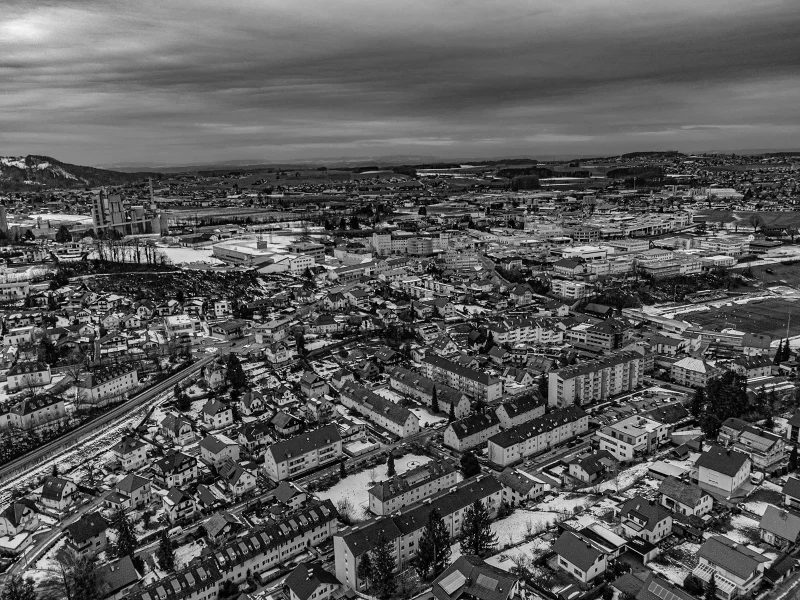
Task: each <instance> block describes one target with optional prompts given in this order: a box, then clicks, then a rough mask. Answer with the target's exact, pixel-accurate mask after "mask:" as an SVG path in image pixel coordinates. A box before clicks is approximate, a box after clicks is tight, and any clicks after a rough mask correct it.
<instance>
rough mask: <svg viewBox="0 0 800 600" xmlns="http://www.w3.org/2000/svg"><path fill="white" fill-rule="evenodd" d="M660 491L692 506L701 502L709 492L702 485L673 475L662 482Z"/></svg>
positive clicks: (668, 496)
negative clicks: (687, 481)
mask: <svg viewBox="0 0 800 600" xmlns="http://www.w3.org/2000/svg"><path fill="white" fill-rule="evenodd" d="M658 491H659V492H661V493H662V494H663V495H665V496H666V497H667V498H671V499H672V500H675V501H676V502H680V503H681V504H684V505H685V506H691V507H692V508H694V507H696V506H697V505H698V504H700V501H701V500H702V499H703V496H708V493H707V492H704V491H703V490H702V489H701V488H700V486H697V485H693V484H691V483H686V482H685V481H681V480H680V479H678V478H676V477H673V476H671V475H670V476H669V477H667V478H666V479H665V480H664V481H662V482H661V485H660V486H659V488H658Z"/></svg>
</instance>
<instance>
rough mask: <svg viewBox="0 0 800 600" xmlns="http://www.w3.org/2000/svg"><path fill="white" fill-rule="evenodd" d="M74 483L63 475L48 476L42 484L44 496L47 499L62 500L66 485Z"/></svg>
mask: <svg viewBox="0 0 800 600" xmlns="http://www.w3.org/2000/svg"><path fill="white" fill-rule="evenodd" d="M70 483H72V482H71V481H68V480H67V479H62V478H61V477H52V476H51V477H48V478H47V479H45V481H44V485H43V486H42V498H45V499H47V500H61V498H62V497H63V495H64V490H65V489H66V487H67V486H68V485H69V484H70Z"/></svg>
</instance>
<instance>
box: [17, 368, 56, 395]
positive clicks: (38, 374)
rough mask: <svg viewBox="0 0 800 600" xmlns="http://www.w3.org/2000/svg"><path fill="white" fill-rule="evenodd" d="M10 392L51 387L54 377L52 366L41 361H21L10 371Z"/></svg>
mask: <svg viewBox="0 0 800 600" xmlns="http://www.w3.org/2000/svg"><path fill="white" fill-rule="evenodd" d="M7 377H8V384H7V385H8V391H9V392H15V391H17V390H26V389H30V388H36V387H42V386H45V385H49V384H50V381H51V380H52V378H53V376H52V373H51V372H50V365H48V364H46V363H43V362H39V361H21V362H18V363H17V364H15V365H14V366H13V367H11V368H10V369H9V370H8V374H7Z"/></svg>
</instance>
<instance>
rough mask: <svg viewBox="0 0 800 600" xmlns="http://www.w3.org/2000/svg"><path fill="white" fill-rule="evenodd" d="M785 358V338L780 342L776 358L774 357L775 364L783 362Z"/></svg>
mask: <svg viewBox="0 0 800 600" xmlns="http://www.w3.org/2000/svg"><path fill="white" fill-rule="evenodd" d="M782 360H783V340H781V341H780V342H779V343H778V351H777V352H775V358H774V359H773V361H772V363H773V364H775V365H779V364H781V361H782Z"/></svg>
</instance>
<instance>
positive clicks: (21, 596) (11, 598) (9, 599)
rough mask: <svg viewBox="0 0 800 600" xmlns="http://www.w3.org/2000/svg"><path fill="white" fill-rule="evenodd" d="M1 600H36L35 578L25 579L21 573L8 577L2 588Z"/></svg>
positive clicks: (0, 591) (0, 592)
mask: <svg viewBox="0 0 800 600" xmlns="http://www.w3.org/2000/svg"><path fill="white" fill-rule="evenodd" d="M0 600H36V590H35V589H34V587H33V580H32V579H29V578H25V579H23V578H22V577H21V576H20V575H11V576H9V577H7V578H6V584H5V585H4V586H3V589H2V590H0Z"/></svg>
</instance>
